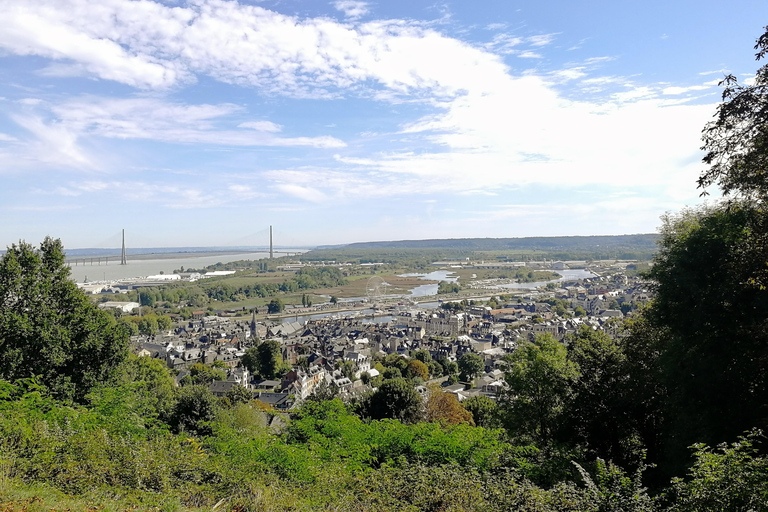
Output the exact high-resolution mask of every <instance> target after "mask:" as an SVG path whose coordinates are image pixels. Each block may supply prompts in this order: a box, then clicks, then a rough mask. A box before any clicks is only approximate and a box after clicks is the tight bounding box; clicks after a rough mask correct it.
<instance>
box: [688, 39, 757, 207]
mask: <svg viewBox="0 0 768 512" xmlns="http://www.w3.org/2000/svg"><path fill="white" fill-rule="evenodd" d="M755 50H757V54H756V57H757V60H758V61H759V60H761V59H763V58H765V57H766V55H767V54H768V27H766V32H765V33H763V35H761V36H760V37H759V38H758V40H757V44H756V45H755ZM722 84H724V85H725V89H724V90H723V103H721V104H720V105H719V106H718V108H717V113H716V115H715V120H714V121H712V122H710V123H709V124H707V126H706V127H705V128H704V132H703V137H702V139H703V142H704V145H703V146H702V149H703V150H704V151H706V154H705V156H704V163H706V164H708V165H709V169H707V170H706V171H704V172H703V173H702V174H701V176H700V177H699V181H698V185H699V188H702V189H704V188H706V187H708V186H710V185H713V184H716V185H718V186H719V187H720V188H721V189H722V191H723V193H724V194H726V195H728V194H731V193H735V194H739V195H741V196H744V197H752V198H762V199H765V198H766V197H768V180H766V175H765V170H766V168H768V64H766V65H763V66H762V67H761V68H760V69H759V70H758V71H757V73H756V75H755V80H754V83H752V84H751V85H740V84H739V83H738V80H737V79H736V77H735V76H733V75H728V76H726V77H725V80H723V82H722Z"/></svg>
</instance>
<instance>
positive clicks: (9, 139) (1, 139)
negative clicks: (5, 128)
mask: <svg viewBox="0 0 768 512" xmlns="http://www.w3.org/2000/svg"><path fill="white" fill-rule="evenodd" d="M16 140H17V139H16V137H12V136H10V135H8V134H6V133H2V132H0V142H14V141H16Z"/></svg>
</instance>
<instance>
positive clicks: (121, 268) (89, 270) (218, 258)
mask: <svg viewBox="0 0 768 512" xmlns="http://www.w3.org/2000/svg"><path fill="white" fill-rule="evenodd" d="M268 257H269V252H252V253H242V254H219V255H214V256H210V255H204V254H201V255H200V256H195V255H190V254H184V255H179V257H178V258H162V259H149V260H131V258H130V256H129V257H128V264H127V265H120V262H119V261H114V259H113V260H112V261H110V262H109V263H108V264H105V263H104V262H103V261H102V263H101V265H99V264H98V263H97V262H96V259H94V263H93V265H91V264H90V263H86V264H85V265H83V264H78V265H77V266H74V265H73V266H72V267H70V268H71V275H72V279H73V280H74V281H75V282H78V283H82V282H83V281H84V280H85V278H86V277H87V278H88V281H104V280H107V281H113V280H117V279H126V278H131V277H146V276H153V275H158V274H160V272H163V273H165V274H172V273H173V271H174V270H176V269H180V268H181V267H184V268H185V269H189V268H192V269H202V268H205V267H207V266H208V265H214V264H216V263H219V262H220V263H228V262H230V261H237V260H260V259H263V258H268Z"/></svg>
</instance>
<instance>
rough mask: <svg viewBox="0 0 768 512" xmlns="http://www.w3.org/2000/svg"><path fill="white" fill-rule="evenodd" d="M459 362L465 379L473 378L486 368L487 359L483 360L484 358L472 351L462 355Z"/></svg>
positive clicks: (462, 376)
mask: <svg viewBox="0 0 768 512" xmlns="http://www.w3.org/2000/svg"><path fill="white" fill-rule="evenodd" d="M458 364H459V371H460V372H461V378H462V379H463V380H472V379H474V378H475V377H476V376H478V375H479V374H480V373H481V372H482V371H483V370H485V361H483V358H482V357H480V356H479V355H477V354H472V353H470V352H468V353H466V354H464V355H462V356H461V357H460V358H459V361H458Z"/></svg>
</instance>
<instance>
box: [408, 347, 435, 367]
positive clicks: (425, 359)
mask: <svg viewBox="0 0 768 512" xmlns="http://www.w3.org/2000/svg"><path fill="white" fill-rule="evenodd" d="M411 357H412V358H413V359H415V360H417V361H421V362H422V363H424V364H429V363H430V362H431V361H432V354H430V353H429V350H416V351H414V352H413V354H411Z"/></svg>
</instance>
